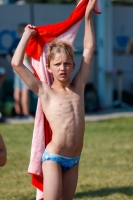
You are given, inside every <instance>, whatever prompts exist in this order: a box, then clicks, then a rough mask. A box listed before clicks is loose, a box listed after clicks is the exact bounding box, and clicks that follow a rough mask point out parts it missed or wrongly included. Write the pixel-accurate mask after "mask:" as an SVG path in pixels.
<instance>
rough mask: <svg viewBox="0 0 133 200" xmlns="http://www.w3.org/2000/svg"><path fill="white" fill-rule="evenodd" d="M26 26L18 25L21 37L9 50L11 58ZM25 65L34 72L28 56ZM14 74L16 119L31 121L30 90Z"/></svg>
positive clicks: (25, 56)
mask: <svg viewBox="0 0 133 200" xmlns="http://www.w3.org/2000/svg"><path fill="white" fill-rule="evenodd" d="M26 25H27V24H25V23H21V24H19V25H18V32H19V37H18V38H16V39H15V40H14V42H13V44H12V46H11V47H10V49H9V55H10V56H11V58H12V56H13V54H14V52H15V50H16V47H17V46H18V43H19V41H20V39H21V36H22V34H23V32H24V28H25V26H26ZM11 58H10V60H11ZM24 64H25V66H26V67H27V68H28V69H29V70H30V71H31V72H33V71H32V67H31V62H30V58H29V56H28V55H27V54H25V55H24ZM13 72H14V87H13V88H14V92H13V97H14V111H15V118H23V119H29V118H31V116H30V113H29V88H28V86H27V85H26V84H25V83H24V81H23V80H22V79H21V78H20V77H19V76H18V74H17V73H16V72H15V71H14V70H13Z"/></svg>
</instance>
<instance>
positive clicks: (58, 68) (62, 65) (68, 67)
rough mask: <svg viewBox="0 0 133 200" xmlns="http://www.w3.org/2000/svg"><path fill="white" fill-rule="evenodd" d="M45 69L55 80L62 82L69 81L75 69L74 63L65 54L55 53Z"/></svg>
mask: <svg viewBox="0 0 133 200" xmlns="http://www.w3.org/2000/svg"><path fill="white" fill-rule="evenodd" d="M47 68H48V71H49V72H50V73H52V74H53V76H54V78H55V79H57V80H59V81H62V82H64V81H67V80H69V79H70V75H71V73H72V72H73V70H74V68H75V63H73V61H72V60H70V59H69V58H68V57H67V55H66V54H64V53H57V54H56V55H55V57H54V59H53V60H51V61H50V66H48V67H47Z"/></svg>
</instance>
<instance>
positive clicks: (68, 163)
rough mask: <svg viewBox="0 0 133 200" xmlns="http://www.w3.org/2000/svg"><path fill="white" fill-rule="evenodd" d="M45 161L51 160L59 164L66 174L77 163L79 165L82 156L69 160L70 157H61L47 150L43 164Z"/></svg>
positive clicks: (43, 157)
mask: <svg viewBox="0 0 133 200" xmlns="http://www.w3.org/2000/svg"><path fill="white" fill-rule="evenodd" d="M45 160H51V161H53V162H56V163H58V164H59V165H60V166H61V168H62V171H63V172H65V171H67V170H68V169H70V168H72V167H73V166H74V165H76V164H77V163H79V160H80V156H76V157H73V158H69V157H64V156H60V155H57V154H54V153H50V152H48V151H47V150H46V149H45V151H44V153H43V156H42V162H44V161H45Z"/></svg>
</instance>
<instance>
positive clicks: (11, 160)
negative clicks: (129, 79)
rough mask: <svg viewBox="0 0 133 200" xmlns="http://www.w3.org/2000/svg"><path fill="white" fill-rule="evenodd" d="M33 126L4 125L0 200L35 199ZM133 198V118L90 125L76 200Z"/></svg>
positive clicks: (86, 133) (86, 136)
mask: <svg viewBox="0 0 133 200" xmlns="http://www.w3.org/2000/svg"><path fill="white" fill-rule="evenodd" d="M32 130H33V124H22V125H18V124H17V125H7V124H0V132H1V133H2V135H3V138H4V140H5V143H6V146H7V151H8V161H7V164H6V166H5V167H3V168H0V200H35V191H36V190H35V188H34V187H33V186H32V185H31V183H30V178H31V176H30V175H27V168H28V164H29V157H30V146H31V138H32ZM132 199H133V118H132V117H127V118H119V119H114V120H108V121H103V122H96V123H94V122H92V123H86V129H85V139H84V148H83V152H82V158H81V161H80V169H79V181H78V186H77V191H76V194H75V198H74V200H132Z"/></svg>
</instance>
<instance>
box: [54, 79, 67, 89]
mask: <svg viewBox="0 0 133 200" xmlns="http://www.w3.org/2000/svg"><path fill="white" fill-rule="evenodd" d="M51 88H53V89H55V90H66V89H70V80H69V81H66V82H61V81H56V80H54V82H53V84H52V86H51Z"/></svg>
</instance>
